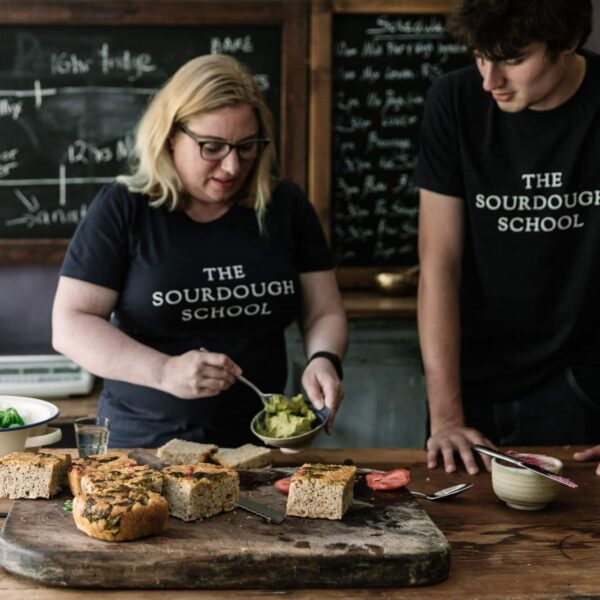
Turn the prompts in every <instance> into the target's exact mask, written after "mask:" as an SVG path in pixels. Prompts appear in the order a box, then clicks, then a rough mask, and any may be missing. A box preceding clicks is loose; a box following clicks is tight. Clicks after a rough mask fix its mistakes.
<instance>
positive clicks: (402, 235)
mask: <svg viewBox="0 0 600 600" xmlns="http://www.w3.org/2000/svg"><path fill="white" fill-rule="evenodd" d="M333 39H334V47H333V123H332V134H333V135H332V138H333V139H332V165H333V177H332V186H333V190H332V231H331V233H332V247H333V252H334V255H335V258H336V262H337V264H338V265H340V266H377V265H410V264H414V263H416V262H417V233H418V231H417V220H418V193H417V190H416V188H415V187H414V185H413V183H412V172H413V170H414V167H415V160H416V152H417V145H418V136H419V128H420V120H421V115H422V112H423V107H424V103H425V95H426V92H427V88H428V87H429V85H430V84H431V82H432V81H433V80H434V79H435V78H436V77H438V76H439V75H440V74H442V73H444V72H446V71H449V70H452V69H454V68H458V67H460V66H464V65H465V64H466V63H467V62H468V58H467V56H466V54H465V51H464V48H463V46H462V45H460V44H457V43H455V42H453V41H452V40H451V39H450V38H449V37H448V35H447V34H446V33H445V30H444V18H443V16H442V15H426V16H423V15H402V16H388V15H350V14H346V15H344V14H340V15H336V16H335V17H334V24H333Z"/></svg>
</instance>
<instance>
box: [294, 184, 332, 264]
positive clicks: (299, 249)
mask: <svg viewBox="0 0 600 600" xmlns="http://www.w3.org/2000/svg"><path fill="white" fill-rule="evenodd" d="M284 186H285V187H284V189H285V192H286V193H289V194H291V196H292V231H293V233H294V238H295V240H294V241H295V244H294V245H295V250H296V252H295V267H296V270H297V271H298V273H308V272H310V271H328V270H329V269H333V260H332V257H331V252H330V250H329V247H328V245H327V241H326V239H325V234H324V233H323V228H322V227H321V223H320V221H319V218H318V217H317V213H316V211H315V209H314V207H313V205H312V204H311V203H310V202H309V201H308V198H307V197H306V194H305V193H304V192H303V191H302V190H301V189H300V188H299V187H298V186H297V185H295V184H292V183H290V182H285V183H284Z"/></svg>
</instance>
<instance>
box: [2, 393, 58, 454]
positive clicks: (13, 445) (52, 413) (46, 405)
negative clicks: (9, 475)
mask: <svg viewBox="0 0 600 600" xmlns="http://www.w3.org/2000/svg"><path fill="white" fill-rule="evenodd" d="M10 407H12V408H14V409H15V410H16V411H17V412H18V413H19V414H20V415H21V417H22V419H23V421H25V425H21V426H19V427H10V428H8V429H0V456H4V455H6V454H10V453H11V452H22V451H23V450H25V449H28V450H32V449H34V448H40V447H41V446H45V445H47V444H54V443H55V442H58V441H60V440H61V439H62V432H61V430H60V429H58V428H56V427H47V426H46V423H48V422H49V421H52V419H55V418H56V417H58V415H59V414H60V410H59V409H58V406H56V405H54V404H52V403H51V402H46V401H45V400H38V399H37V398H26V397H24V396H0V410H5V409H7V408H10Z"/></svg>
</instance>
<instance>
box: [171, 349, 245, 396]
mask: <svg viewBox="0 0 600 600" xmlns="http://www.w3.org/2000/svg"><path fill="white" fill-rule="evenodd" d="M241 374H242V369H240V367H239V366H238V365H237V364H236V363H235V362H233V361H232V360H231V359H230V358H229V357H228V356H227V355H226V354H219V353H217V352H204V351H202V352H201V351H198V350H190V351H189V352H186V353H185V354H181V355H179V356H171V357H170V358H169V359H167V361H166V362H165V364H164V366H163V372H162V378H161V389H162V390H163V391H164V392H168V393H169V394H173V396H177V397H178V398H184V399H187V400H192V399H194V398H210V397H211V396H216V395H217V394H219V393H221V392H222V391H223V390H226V389H227V388H229V387H231V386H232V385H233V384H234V383H235V382H236V377H237V376H238V375H241Z"/></svg>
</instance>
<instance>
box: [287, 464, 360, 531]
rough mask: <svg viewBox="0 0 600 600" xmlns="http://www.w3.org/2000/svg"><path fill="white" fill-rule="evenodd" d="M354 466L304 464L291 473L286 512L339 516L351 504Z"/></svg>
mask: <svg viewBox="0 0 600 600" xmlns="http://www.w3.org/2000/svg"><path fill="white" fill-rule="evenodd" d="M355 474H356V467H351V466H343V465H322V464H309V463H307V464H304V465H302V467H301V468H300V469H299V470H298V471H296V472H295V473H294V474H293V475H292V480H291V483H290V492H289V494H288V500H287V508H286V512H285V514H286V515H289V516H294V517H308V518H310V519H341V518H342V517H343V516H344V513H345V512H346V511H347V510H348V508H350V506H351V505H352V500H353V498H354V476H355Z"/></svg>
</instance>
